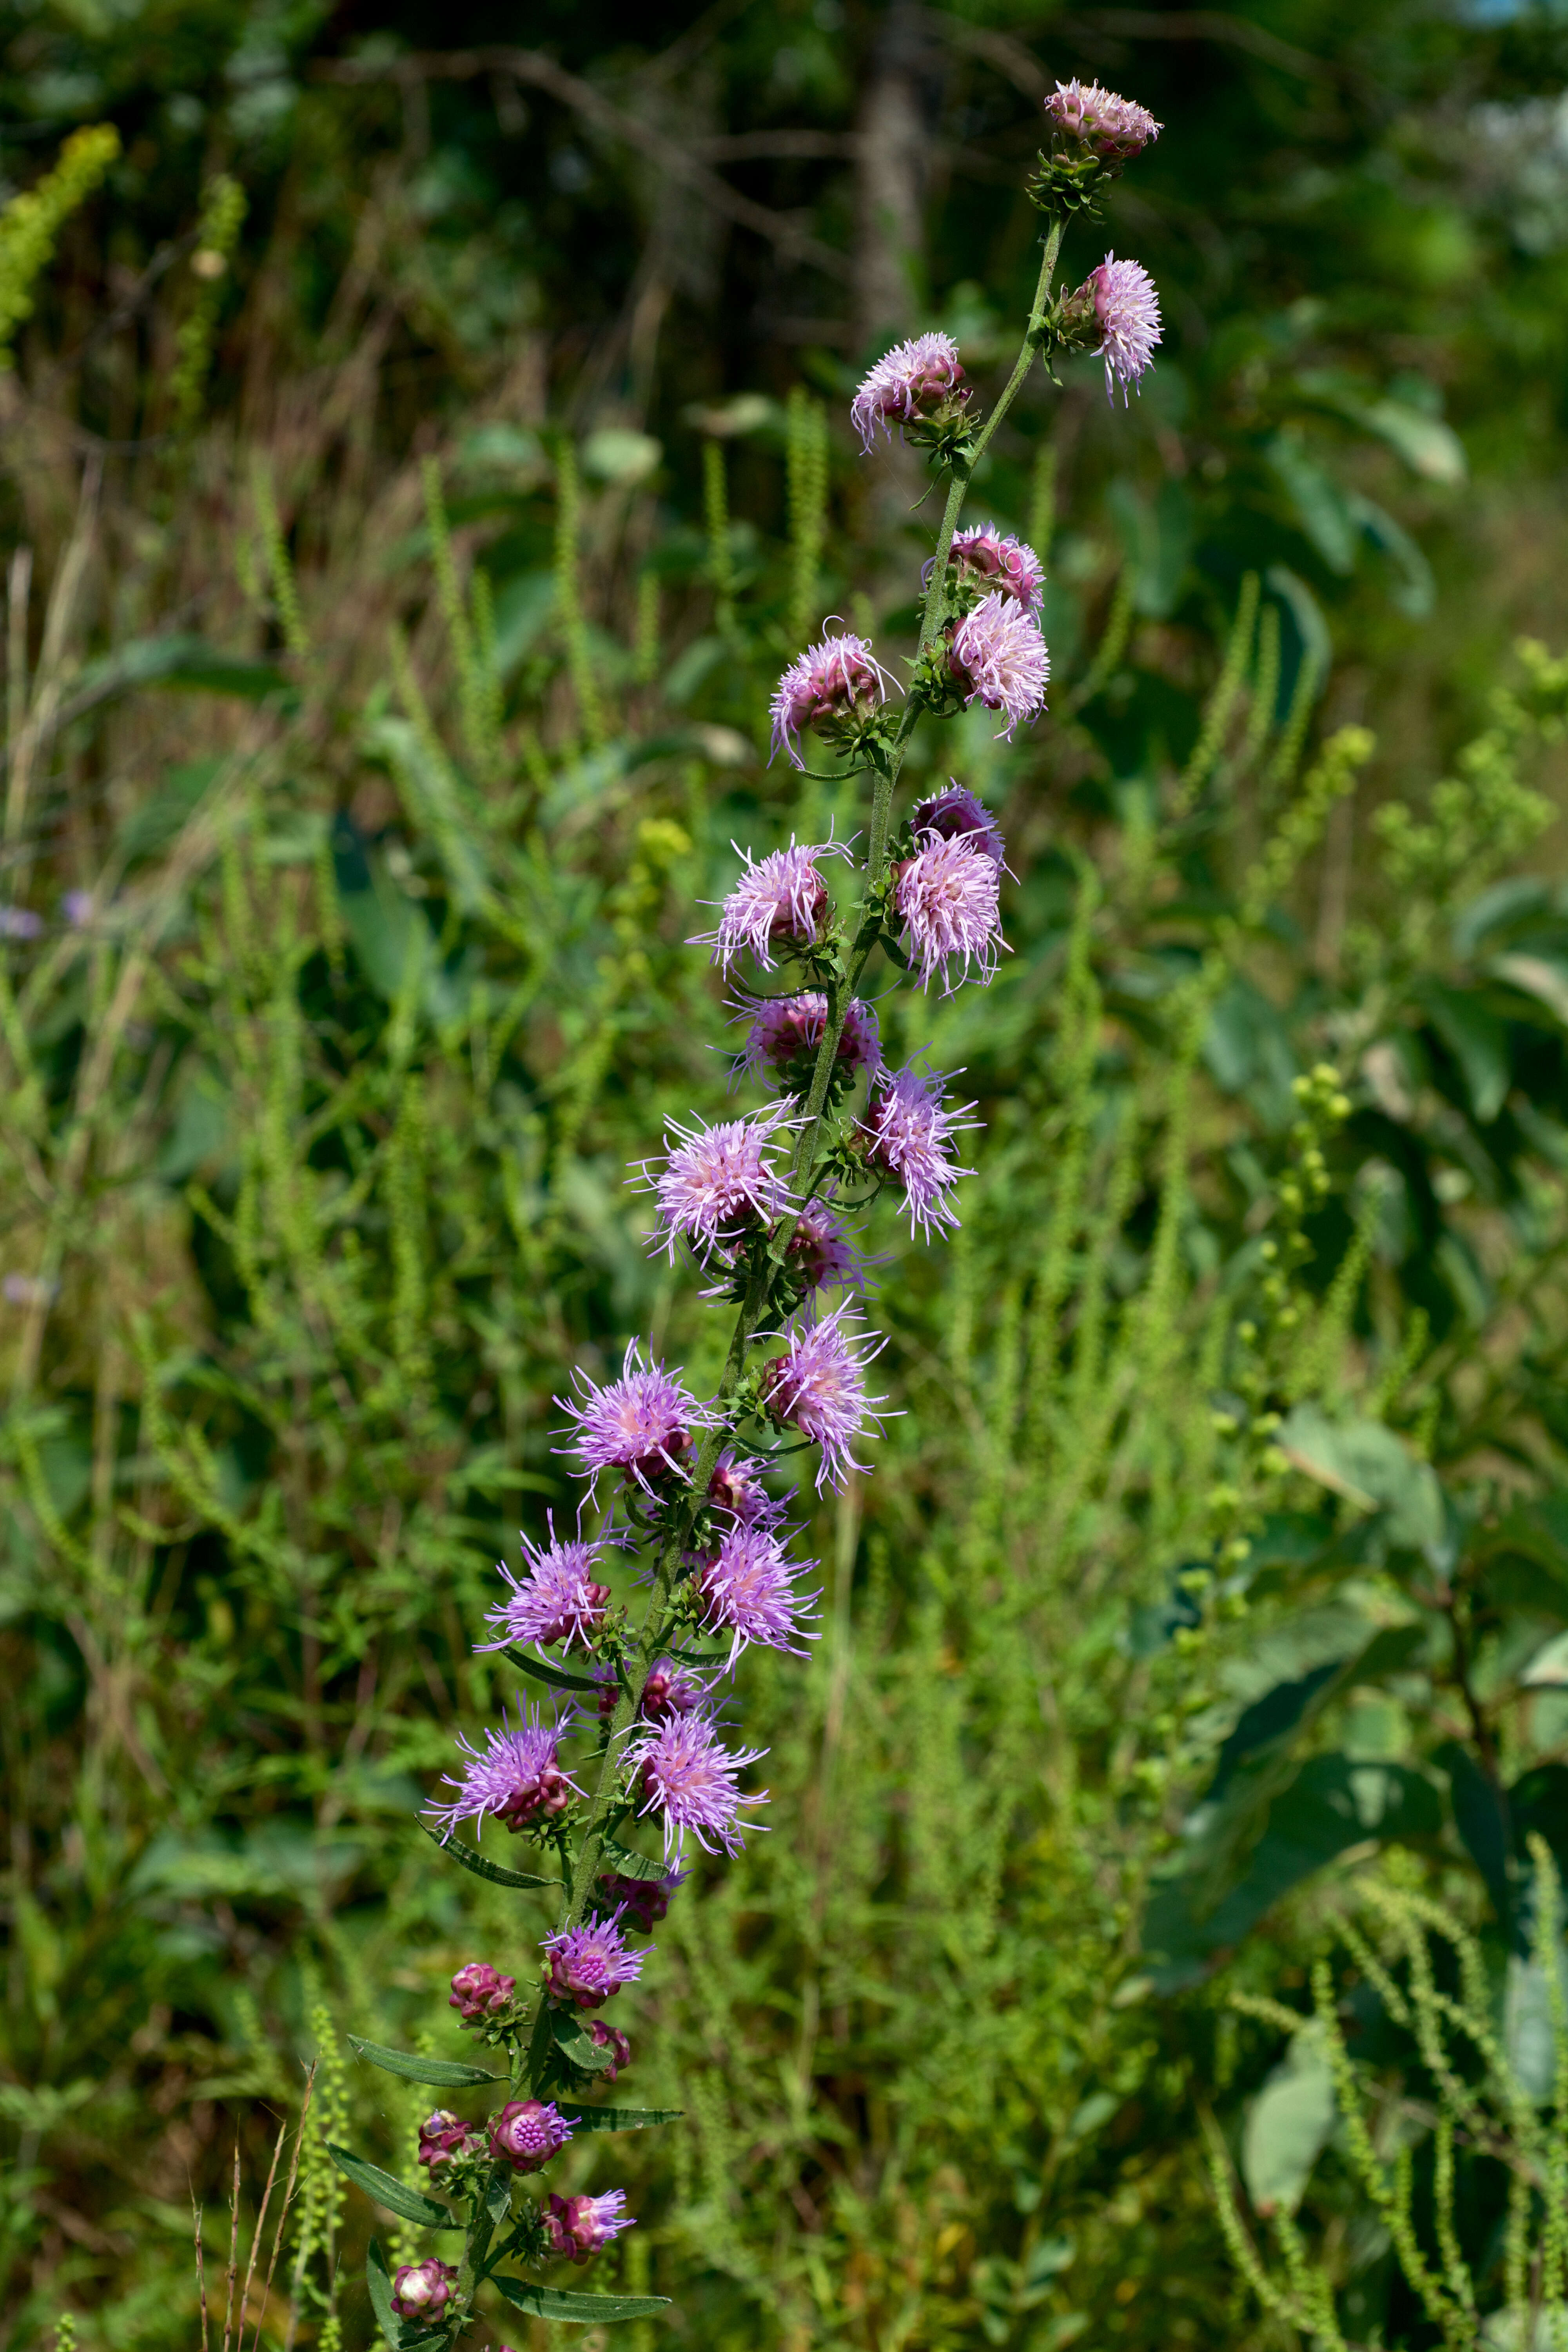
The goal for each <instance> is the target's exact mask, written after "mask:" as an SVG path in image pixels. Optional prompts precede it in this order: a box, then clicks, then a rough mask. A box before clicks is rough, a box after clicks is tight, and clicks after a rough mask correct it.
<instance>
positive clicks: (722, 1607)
mask: <svg viewBox="0 0 1568 2352" xmlns="http://www.w3.org/2000/svg"><path fill="white" fill-rule="evenodd" d="M815 1567H816V1560H814V1559H807V1560H792V1559H787V1558H786V1557H785V1554H784V1546H783V1545H782V1544H781V1543H780V1541H779V1539H778V1537H777V1536H776V1535H775V1534H774V1532H773V1529H772V1528H731V1529H730V1531H729V1533H728V1534H727V1535H726V1536H725V1537H724V1538H723V1539H722V1540H721V1543H720V1546H719V1549H718V1550H717V1551H716V1552H715V1553H714V1555H713V1558H712V1559H710V1560H708V1561H707V1562H706V1563H705V1564H704V1566H703V1567H702V1568H701V1570H700V1571H699V1574H698V1578H697V1587H698V1591H700V1593H701V1595H702V1597H703V1599H704V1600H705V1601H707V1603H708V1623H709V1625H710V1627H711V1628H712V1630H713V1631H714V1632H715V1633H728V1634H729V1636H730V1659H729V1663H730V1664H731V1667H732V1666H733V1665H734V1664H735V1661H736V1659H737V1658H738V1657H739V1656H740V1654H741V1653H742V1650H743V1649H745V1648H746V1647H747V1645H748V1644H749V1643H752V1642H760V1643H762V1644H763V1647H764V1648H765V1649H769V1650H788V1651H790V1652H791V1653H792V1654H794V1655H795V1657H797V1658H803V1657H804V1656H805V1651H804V1650H803V1649H802V1648H801V1646H800V1637H801V1636H802V1633H803V1632H804V1628H803V1624H802V1620H803V1619H804V1618H805V1616H807V1615H809V1614H811V1613H812V1612H814V1611H815V1608H816V1594H815V1593H803V1592H801V1591H798V1590H797V1589H796V1583H795V1580H796V1578H797V1577H801V1576H804V1575H805V1572H806V1570H808V1569H813V1568H815ZM805 1639H806V1640H807V1641H815V1640H816V1634H815V1633H805Z"/></svg>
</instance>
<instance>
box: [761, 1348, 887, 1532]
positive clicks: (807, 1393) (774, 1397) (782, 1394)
mask: <svg viewBox="0 0 1568 2352" xmlns="http://www.w3.org/2000/svg"><path fill="white" fill-rule="evenodd" d="M850 1315H851V1309H850V1307H849V1305H848V1302H847V1301H846V1303H845V1305H844V1306H842V1307H836V1308H835V1309H834V1311H833V1313H832V1314H831V1315H824V1316H821V1317H819V1318H817V1320H816V1322H814V1323H806V1324H804V1325H797V1326H796V1328H795V1329H794V1330H793V1331H792V1332H791V1333H790V1335H789V1346H788V1348H787V1349H786V1350H785V1352H784V1354H783V1355H782V1356H777V1357H775V1358H774V1359H773V1362H772V1363H771V1364H770V1365H769V1366H768V1368H767V1370H766V1371H765V1373H764V1374H763V1402H765V1404H766V1405H767V1408H768V1411H769V1412H771V1413H773V1415H774V1416H775V1417H776V1418H777V1419H778V1420H779V1421H782V1422H787V1423H789V1424H790V1425H791V1426H792V1427H793V1428H795V1429H798V1430H799V1431H800V1433H801V1435H802V1436H803V1437H808V1438H810V1439H811V1441H812V1443H813V1444H816V1445H817V1446H819V1447H820V1448H821V1459H820V1461H819V1462H818V1464H817V1467H816V1491H817V1493H818V1494H819V1495H820V1494H821V1492H822V1489H823V1487H824V1486H837V1487H842V1486H843V1485H844V1482H845V1480H846V1479H847V1476H848V1475H849V1473H850V1471H851V1470H863V1469H864V1468H865V1466H866V1465H865V1464H864V1463H861V1462H857V1461H856V1459H855V1456H854V1454H853V1453H852V1451H851V1448H852V1447H853V1445H854V1444H855V1442H856V1440H857V1438H858V1436H859V1434H860V1433H861V1431H862V1430H863V1429H865V1428H866V1427H867V1425H868V1423H869V1424H872V1425H874V1426H876V1427H877V1428H880V1426H881V1424H882V1423H883V1421H884V1420H885V1419H886V1415H885V1414H883V1413H880V1412H878V1410H877V1407H878V1406H879V1405H880V1404H883V1403H885V1402H886V1399H885V1398H883V1397H874V1396H872V1395H871V1394H870V1392H869V1391H868V1388H867V1385H866V1366H867V1365H868V1363H869V1362H870V1361H871V1360H872V1358H873V1357H874V1356H877V1355H879V1354H880V1352H881V1350H882V1349H883V1347H884V1346H885V1344H886V1342H885V1341H884V1340H883V1339H880V1338H879V1336H878V1335H877V1334H876V1333H874V1332H870V1331H857V1330H855V1329H854V1328H853V1327H852V1323H851V1321H850V1319H849V1318H850Z"/></svg>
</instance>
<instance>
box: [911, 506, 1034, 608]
mask: <svg viewBox="0 0 1568 2352" xmlns="http://www.w3.org/2000/svg"><path fill="white" fill-rule="evenodd" d="M947 560H948V562H950V563H952V564H953V565H954V566H956V568H957V570H958V572H959V573H960V575H961V576H962V577H963V578H965V579H970V580H988V581H991V582H993V583H994V584H995V586H996V588H997V589H998V590H999V591H1000V593H1002V594H1003V595H1005V596H1012V597H1014V598H1016V601H1017V603H1019V604H1022V606H1023V607H1024V610H1025V611H1026V613H1037V612H1038V611H1039V609H1040V596H1041V592H1042V591H1043V589H1044V587H1045V584H1046V567H1045V565H1044V564H1043V563H1042V562H1040V559H1039V557H1038V556H1037V554H1036V553H1035V551H1034V549H1033V548H1032V547H1030V546H1029V545H1028V544H1027V543H1026V541H1024V540H1021V539H1015V538H1014V536H1013V534H1012V533H1011V531H1004V530H998V529H997V528H996V525H995V524H994V522H983V523H978V524H976V525H975V526H974V528H973V530H955V531H954V532H953V534H952V548H951V550H950V551H949V553H948V559H947ZM935 562H936V558H935V557H934V556H932V557H931V562H929V563H927V565H926V567H925V571H924V572H923V573H922V575H921V577H922V578H923V579H925V580H927V581H929V580H930V578H931V571H932V568H933V566H934V564H935Z"/></svg>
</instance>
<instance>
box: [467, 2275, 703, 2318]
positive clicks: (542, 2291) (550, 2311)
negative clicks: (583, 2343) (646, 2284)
mask: <svg viewBox="0 0 1568 2352" xmlns="http://www.w3.org/2000/svg"><path fill="white" fill-rule="evenodd" d="M490 2277H491V2278H492V2280H493V2281H494V2283H495V2284H496V2285H497V2286H499V2287H500V2291H501V2293H502V2294H504V2295H505V2297H506V2299H507V2301H508V2303H510V2304H512V2305H515V2306H516V2308H517V2309H518V2310H519V2311H531V2313H532V2314H533V2315H534V2317H535V2318H536V2319H564V2320H567V2321H569V2322H570V2323H571V2324H572V2325H573V2326H576V2327H594V2326H601V2325H603V2323H604V2322H605V2321H606V2320H611V2319H652V2318H654V2317H655V2316H656V2315H658V2313H659V2312H661V2311H668V2309H669V2297H668V2295H667V2294H562V2293H561V2291H560V2289H559V2288H558V2287H552V2286H535V2285H534V2284H533V2282H532V2280H531V2279H515V2278H503V2277H502V2276H501V2274H500V2272H499V2271H492V2272H491V2273H490Z"/></svg>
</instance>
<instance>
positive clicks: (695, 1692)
mask: <svg viewBox="0 0 1568 2352" xmlns="http://www.w3.org/2000/svg"><path fill="white" fill-rule="evenodd" d="M707 1696H708V1694H707V1692H706V1691H705V1690H704V1689H703V1687H702V1685H701V1684H700V1682H695V1681H694V1680H693V1679H692V1677H691V1676H690V1675H688V1674H682V1672H681V1670H680V1668H679V1666H678V1665H677V1664H675V1662H674V1660H673V1659H670V1658H656V1659H655V1660H654V1663H653V1664H652V1665H651V1666H650V1667H649V1668H648V1671H647V1680H646V1681H645V1682H644V1684H643V1686H642V1697H641V1698H640V1700H639V1701H638V1702H637V1713H638V1715H639V1716H641V1717H642V1719H643V1721H644V1722H645V1723H659V1722H662V1720H663V1719H664V1717H666V1716H667V1715H689V1714H690V1713H691V1711H692V1709H693V1708H694V1707H698V1706H701V1704H702V1702H703V1700H704V1699H705V1698H706V1697H707Z"/></svg>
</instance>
